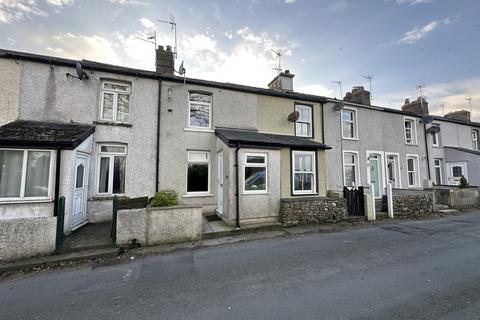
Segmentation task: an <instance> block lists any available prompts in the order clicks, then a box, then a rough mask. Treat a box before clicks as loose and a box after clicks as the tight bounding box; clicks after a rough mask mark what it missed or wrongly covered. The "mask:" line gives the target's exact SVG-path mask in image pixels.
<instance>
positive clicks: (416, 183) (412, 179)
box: [407, 155, 420, 188]
mask: <svg viewBox="0 0 480 320" xmlns="http://www.w3.org/2000/svg"><path fill="white" fill-rule="evenodd" d="M418 167H419V164H418V156H416V155H407V176H408V187H409V188H415V187H420V175H419V168H418Z"/></svg>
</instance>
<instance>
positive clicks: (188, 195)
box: [182, 193, 213, 198]
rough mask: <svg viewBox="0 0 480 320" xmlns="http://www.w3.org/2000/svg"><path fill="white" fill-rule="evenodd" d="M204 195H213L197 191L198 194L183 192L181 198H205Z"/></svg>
mask: <svg viewBox="0 0 480 320" xmlns="http://www.w3.org/2000/svg"><path fill="white" fill-rule="evenodd" d="M205 197H213V194H211V193H199V194H184V195H182V198H205Z"/></svg>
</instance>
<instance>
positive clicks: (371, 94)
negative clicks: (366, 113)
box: [362, 74, 373, 101]
mask: <svg viewBox="0 0 480 320" xmlns="http://www.w3.org/2000/svg"><path fill="white" fill-rule="evenodd" d="M362 77H363V78H365V79H367V80H368V82H369V84H370V101H373V89H372V80H373V74H367V75H366V76H362Z"/></svg>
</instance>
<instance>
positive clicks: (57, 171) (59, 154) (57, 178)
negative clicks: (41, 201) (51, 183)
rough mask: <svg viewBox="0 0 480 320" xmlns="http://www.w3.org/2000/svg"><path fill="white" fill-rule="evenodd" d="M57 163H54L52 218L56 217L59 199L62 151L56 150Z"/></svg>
mask: <svg viewBox="0 0 480 320" xmlns="http://www.w3.org/2000/svg"><path fill="white" fill-rule="evenodd" d="M56 153H57V161H56V163H55V191H54V200H53V216H54V217H56V216H58V201H59V199H60V165H61V159H62V149H61V148H60V147H59V148H57V152H56Z"/></svg>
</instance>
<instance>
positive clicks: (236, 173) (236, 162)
mask: <svg viewBox="0 0 480 320" xmlns="http://www.w3.org/2000/svg"><path fill="white" fill-rule="evenodd" d="M238 150H240V144H239V143H237V147H236V149H235V179H236V182H237V183H236V186H235V188H236V190H235V196H236V199H235V200H236V203H235V205H236V217H235V221H236V226H237V229H240V181H239V174H238V171H239V166H238Z"/></svg>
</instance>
